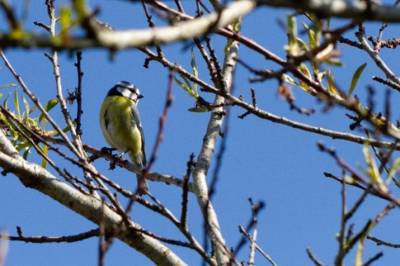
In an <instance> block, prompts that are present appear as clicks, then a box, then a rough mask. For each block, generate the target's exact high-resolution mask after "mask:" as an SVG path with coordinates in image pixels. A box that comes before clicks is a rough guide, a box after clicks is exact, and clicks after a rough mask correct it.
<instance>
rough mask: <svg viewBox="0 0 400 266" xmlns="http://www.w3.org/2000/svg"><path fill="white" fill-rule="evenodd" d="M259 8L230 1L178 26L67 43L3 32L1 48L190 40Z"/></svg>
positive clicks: (134, 44)
mask: <svg viewBox="0 0 400 266" xmlns="http://www.w3.org/2000/svg"><path fill="white" fill-rule="evenodd" d="M255 7H256V2H255V1H253V0H240V1H235V2H232V3H230V4H228V5H227V6H226V7H225V8H224V9H222V10H221V11H220V12H217V11H216V12H213V13H211V14H209V15H207V16H203V17H200V18H197V19H193V20H191V21H184V22H180V23H177V24H176V25H174V26H167V27H157V28H148V29H141V30H120V31H116V30H112V31H110V30H101V29H99V30H98V31H97V32H96V38H97V39H92V38H88V37H83V38H79V37H76V38H74V37H71V38H70V39H69V40H65V41H63V42H60V41H58V40H57V39H55V38H51V37H47V36H38V35H35V34H33V33H30V34H26V35H25V37H24V38H20V39H13V38H12V37H10V35H5V34H0V47H24V48H32V47H40V48H45V47H51V48H55V49H85V48H94V47H102V48H109V49H126V48H137V47H145V46H149V45H158V44H165V43H173V42H178V41H182V40H189V39H192V38H196V37H199V36H201V35H204V34H206V33H209V32H213V31H216V30H218V29H220V28H223V27H225V26H227V25H229V24H230V23H232V22H233V21H234V20H235V19H237V18H238V17H241V16H243V15H246V14H247V13H249V12H250V11H251V10H253V9H254V8H255Z"/></svg>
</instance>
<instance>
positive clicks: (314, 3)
mask: <svg viewBox="0 0 400 266" xmlns="http://www.w3.org/2000/svg"><path fill="white" fill-rule="evenodd" d="M258 3H259V4H262V5H268V6H274V7H287V8H295V9H298V10H301V11H305V12H311V13H315V14H317V15H319V16H323V17H339V18H349V19H353V18H357V19H359V20H363V21H365V20H376V21H385V22H400V7H398V6H393V5H378V4H375V3H374V2H373V1H348V0H302V1H293V0H258Z"/></svg>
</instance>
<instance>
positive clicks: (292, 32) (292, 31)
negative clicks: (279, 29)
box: [287, 16, 297, 46]
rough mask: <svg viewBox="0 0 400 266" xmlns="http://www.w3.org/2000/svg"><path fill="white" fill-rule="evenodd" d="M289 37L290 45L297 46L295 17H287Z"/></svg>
mask: <svg viewBox="0 0 400 266" xmlns="http://www.w3.org/2000/svg"><path fill="white" fill-rule="evenodd" d="M287 35H288V45H289V46H291V45H295V44H296V43H297V21H296V17H295V16H288V17H287Z"/></svg>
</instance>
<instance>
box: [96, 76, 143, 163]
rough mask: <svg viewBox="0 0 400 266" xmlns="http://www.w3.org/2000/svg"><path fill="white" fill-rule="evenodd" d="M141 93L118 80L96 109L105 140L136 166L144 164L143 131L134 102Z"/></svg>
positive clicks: (134, 87)
mask: <svg viewBox="0 0 400 266" xmlns="http://www.w3.org/2000/svg"><path fill="white" fill-rule="evenodd" d="M140 98H143V96H142V95H141V94H140V91H139V89H138V88H137V87H136V86H134V85H133V84H131V83H129V82H127V81H120V82H119V83H117V84H116V85H114V87H112V88H111V89H110V90H109V91H108V94H107V96H106V97H105V99H104V101H103V104H102V105H101V110H100V126H101V130H102V131H103V135H104V137H105V139H106V140H107V142H108V144H110V145H111V147H112V148H115V149H117V150H119V151H121V152H123V153H128V154H129V157H130V159H131V161H132V162H133V163H134V164H135V165H136V166H137V167H138V168H139V169H143V168H144V167H145V166H146V153H145V146H144V135H143V129H142V124H141V122H140V116H139V111H138V109H137V104H138V101H139V99H140Z"/></svg>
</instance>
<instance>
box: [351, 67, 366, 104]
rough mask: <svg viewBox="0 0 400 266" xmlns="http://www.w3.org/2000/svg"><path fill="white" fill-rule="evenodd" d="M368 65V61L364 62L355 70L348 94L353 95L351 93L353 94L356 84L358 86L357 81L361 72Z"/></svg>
mask: <svg viewBox="0 0 400 266" xmlns="http://www.w3.org/2000/svg"><path fill="white" fill-rule="evenodd" d="M366 66H367V63H364V64H362V65H360V66H359V67H358V68H357V69H356V71H355V72H354V74H353V78H352V79H351V84H350V88H349V90H348V92H347V95H349V96H351V94H353V92H354V89H355V88H356V86H357V82H358V80H359V79H360V77H361V74H362V73H363V71H364V69H365V67H366Z"/></svg>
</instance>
